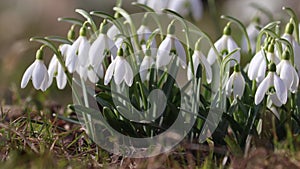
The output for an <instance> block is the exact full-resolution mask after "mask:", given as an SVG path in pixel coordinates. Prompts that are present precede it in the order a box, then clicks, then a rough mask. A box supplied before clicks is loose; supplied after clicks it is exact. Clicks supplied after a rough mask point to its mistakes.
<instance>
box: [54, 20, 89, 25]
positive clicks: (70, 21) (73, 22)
mask: <svg viewBox="0 0 300 169" xmlns="http://www.w3.org/2000/svg"><path fill="white" fill-rule="evenodd" d="M57 20H58V21H59V22H68V23H71V24H74V25H79V26H82V25H83V21H82V20H80V19H76V18H58V19H57Z"/></svg>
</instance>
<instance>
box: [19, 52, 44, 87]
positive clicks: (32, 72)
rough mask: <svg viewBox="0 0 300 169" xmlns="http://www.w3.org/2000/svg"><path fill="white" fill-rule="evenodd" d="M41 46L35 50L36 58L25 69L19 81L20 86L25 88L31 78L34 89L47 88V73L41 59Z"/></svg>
mask: <svg viewBox="0 0 300 169" xmlns="http://www.w3.org/2000/svg"><path fill="white" fill-rule="evenodd" d="M43 48H44V47H43V46H42V47H41V48H40V49H39V50H38V51H37V52H36V60H35V61H34V62H33V63H32V64H31V65H30V66H29V67H28V68H27V69H26V71H25V73H24V75H23V78H22V81H21V88H25V87H26V86H27V84H28V82H29V80H30V79H31V80H32V84H33V87H34V88H35V89H37V90H42V91H46V90H47V88H48V81H49V75H48V72H47V68H46V66H45V64H44V61H43Z"/></svg>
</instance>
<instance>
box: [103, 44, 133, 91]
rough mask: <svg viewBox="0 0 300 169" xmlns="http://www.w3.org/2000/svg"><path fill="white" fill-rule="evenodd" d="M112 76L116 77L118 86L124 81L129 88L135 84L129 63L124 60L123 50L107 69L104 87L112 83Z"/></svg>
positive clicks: (120, 50)
mask: <svg viewBox="0 0 300 169" xmlns="http://www.w3.org/2000/svg"><path fill="white" fill-rule="evenodd" d="M112 76H114V81H115V83H116V84H117V85H120V84H121V83H122V82H123V81H125V83H126V84H127V85H128V86H131V85H132V83H133V72H132V69H131V67H130V65H129V63H128V62H127V61H126V59H125V58H124V55H123V49H122V48H120V49H119V51H118V56H117V57H116V59H114V60H113V61H112V63H111V64H110V65H109V66H108V68H107V71H106V74H105V77H104V85H107V84H108V83H109V82H110V81H111V79H112Z"/></svg>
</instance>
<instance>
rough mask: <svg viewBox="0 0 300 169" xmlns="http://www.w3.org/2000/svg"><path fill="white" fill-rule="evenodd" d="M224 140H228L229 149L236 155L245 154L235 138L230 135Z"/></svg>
mask: <svg viewBox="0 0 300 169" xmlns="http://www.w3.org/2000/svg"><path fill="white" fill-rule="evenodd" d="M224 141H225V142H226V144H227V146H228V148H229V150H230V151H231V153H232V154H233V155H234V156H236V157H238V156H242V155H243V151H242V150H241V148H240V146H239V145H238V144H237V142H236V141H235V140H233V139H232V138H230V137H229V136H225V139H224Z"/></svg>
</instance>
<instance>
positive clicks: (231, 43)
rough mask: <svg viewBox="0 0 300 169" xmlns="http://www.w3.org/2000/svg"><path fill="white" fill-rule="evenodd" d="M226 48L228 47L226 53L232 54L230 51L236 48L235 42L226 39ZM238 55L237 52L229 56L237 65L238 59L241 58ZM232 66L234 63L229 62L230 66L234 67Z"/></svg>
mask: <svg viewBox="0 0 300 169" xmlns="http://www.w3.org/2000/svg"><path fill="white" fill-rule="evenodd" d="M227 47H228V52H229V53H230V52H232V51H234V50H235V49H237V48H238V45H237V44H236V42H235V41H234V40H233V39H232V37H231V36H229V37H228V42H227ZM240 55H241V53H240V51H237V52H235V53H234V54H233V55H232V56H231V58H233V59H235V60H237V61H238V63H239V62H240V57H241V56H240ZM234 65H235V62H234V61H231V62H230V66H234Z"/></svg>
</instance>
